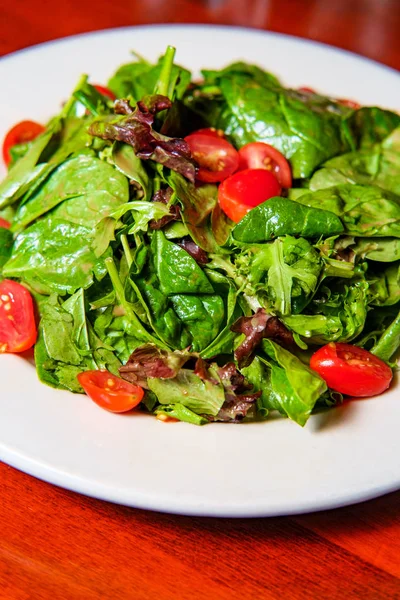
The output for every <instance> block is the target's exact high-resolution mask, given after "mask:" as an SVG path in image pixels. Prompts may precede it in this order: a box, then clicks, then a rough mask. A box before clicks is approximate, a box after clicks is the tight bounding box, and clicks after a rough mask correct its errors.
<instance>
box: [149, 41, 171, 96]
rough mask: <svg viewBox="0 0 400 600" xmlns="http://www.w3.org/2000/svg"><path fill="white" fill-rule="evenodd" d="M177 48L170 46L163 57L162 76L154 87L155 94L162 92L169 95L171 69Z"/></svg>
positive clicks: (163, 94)
mask: <svg viewBox="0 0 400 600" xmlns="http://www.w3.org/2000/svg"><path fill="white" fill-rule="evenodd" d="M174 58H175V48H174V47H173V46H168V47H167V49H166V51H165V54H164V59H163V64H162V67H161V73H160V77H159V78H158V81H157V83H156V85H155V88H154V93H155V94H161V95H162V96H168V91H169V84H170V79H171V71H172V67H173V64H174Z"/></svg>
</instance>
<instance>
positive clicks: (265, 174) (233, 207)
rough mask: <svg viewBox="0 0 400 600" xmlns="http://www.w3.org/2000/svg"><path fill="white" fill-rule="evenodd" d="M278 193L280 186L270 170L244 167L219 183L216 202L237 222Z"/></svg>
mask: <svg viewBox="0 0 400 600" xmlns="http://www.w3.org/2000/svg"><path fill="white" fill-rule="evenodd" d="M280 194H281V186H280V185H279V183H278V180H277V179H276V177H275V176H274V175H273V174H272V173H271V171H267V170H266V169H245V170H244V171H239V172H238V173H235V174H234V175H232V176H231V177H228V179H225V181H223V182H222V183H221V185H220V186H219V188H218V202H219V205H220V207H221V209H222V210H223V211H224V213H225V214H226V215H227V216H228V217H229V218H230V219H232V221H235V223H238V222H239V221H240V220H241V219H242V218H243V217H244V216H245V215H246V214H247V213H248V212H249V211H250V210H251V209H252V208H254V207H255V206H258V205H259V204H261V203H262V202H264V201H265V200H269V198H273V197H274V196H280Z"/></svg>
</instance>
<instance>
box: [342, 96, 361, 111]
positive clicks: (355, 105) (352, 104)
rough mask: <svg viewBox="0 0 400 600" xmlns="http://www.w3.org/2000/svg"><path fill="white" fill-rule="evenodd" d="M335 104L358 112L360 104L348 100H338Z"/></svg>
mask: <svg viewBox="0 0 400 600" xmlns="http://www.w3.org/2000/svg"><path fill="white" fill-rule="evenodd" d="M336 102H337V103H338V104H341V105H342V106H347V107H348V108H354V110H358V109H359V108H361V104H359V103H358V102H356V101H355V100H348V99H347V98H339V99H338V100H336Z"/></svg>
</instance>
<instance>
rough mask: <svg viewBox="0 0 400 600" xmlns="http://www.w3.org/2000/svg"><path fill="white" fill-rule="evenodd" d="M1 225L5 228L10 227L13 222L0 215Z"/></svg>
mask: <svg viewBox="0 0 400 600" xmlns="http://www.w3.org/2000/svg"><path fill="white" fill-rule="evenodd" d="M0 227H3V228H4V229H10V227H11V223H9V222H8V221H6V220H5V219H2V218H1V217H0Z"/></svg>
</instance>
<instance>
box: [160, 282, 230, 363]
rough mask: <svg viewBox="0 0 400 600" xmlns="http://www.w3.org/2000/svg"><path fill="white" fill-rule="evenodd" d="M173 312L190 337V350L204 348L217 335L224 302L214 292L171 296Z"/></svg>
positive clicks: (197, 350)
mask: <svg viewBox="0 0 400 600" xmlns="http://www.w3.org/2000/svg"><path fill="white" fill-rule="evenodd" d="M171 302H172V306H173V307H174V310H175V313H176V314H177V316H178V317H179V319H180V320H181V322H182V323H183V324H184V326H185V327H186V329H187V330H188V332H189V333H190V335H191V337H192V340H193V341H192V343H191V350H192V351H193V352H199V351H201V350H203V349H205V348H206V347H207V346H208V345H209V344H210V343H211V342H212V341H213V340H214V339H215V338H216V337H217V335H218V333H219V332H220V329H221V326H222V324H223V322H224V318H225V310H224V302H223V300H222V298H221V297H220V296H217V295H215V294H208V295H204V294H201V295H192V296H189V295H187V294H178V295H174V296H171Z"/></svg>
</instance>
